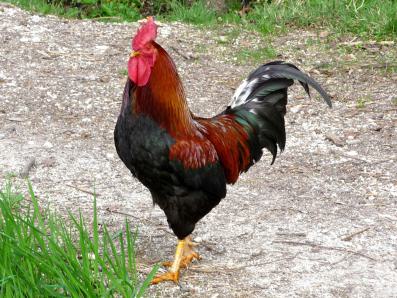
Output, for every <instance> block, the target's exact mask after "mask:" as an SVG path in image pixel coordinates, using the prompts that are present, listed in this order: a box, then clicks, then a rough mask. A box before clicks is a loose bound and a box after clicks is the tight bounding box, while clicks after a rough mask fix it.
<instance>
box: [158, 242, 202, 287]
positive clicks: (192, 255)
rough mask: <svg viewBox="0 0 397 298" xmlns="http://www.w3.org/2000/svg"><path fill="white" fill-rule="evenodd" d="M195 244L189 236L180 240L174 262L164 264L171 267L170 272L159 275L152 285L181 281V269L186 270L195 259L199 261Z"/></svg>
mask: <svg viewBox="0 0 397 298" xmlns="http://www.w3.org/2000/svg"><path fill="white" fill-rule="evenodd" d="M193 246H194V244H193V242H192V240H191V237H190V236H188V237H186V238H185V239H183V240H178V245H177V247H176V251H175V257H174V261H173V262H172V263H171V262H164V263H163V265H164V266H167V267H171V268H170V269H169V271H168V272H166V273H163V274H160V275H157V276H156V277H155V278H154V279H153V280H152V285H154V284H158V283H160V282H163V281H173V282H174V283H177V282H178V280H179V271H180V269H181V268H186V267H187V266H188V265H189V263H190V262H191V261H192V260H193V259H199V258H200V257H199V255H198V253H196V252H195V251H193V249H192V248H193Z"/></svg>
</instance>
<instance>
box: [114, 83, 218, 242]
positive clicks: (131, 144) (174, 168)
mask: <svg viewBox="0 0 397 298" xmlns="http://www.w3.org/2000/svg"><path fill="white" fill-rule="evenodd" d="M133 88H134V85H133V84H132V83H131V82H130V81H129V80H128V82H127V84H126V87H125V90H124V101H123V106H122V110H121V114H120V116H119V118H118V120H117V124H116V128H115V131H114V140H115V145H116V150H117V153H118V155H119V157H120V159H121V160H122V161H123V162H124V164H125V165H126V166H127V168H128V169H129V170H130V171H131V173H132V174H133V175H134V176H135V177H136V178H137V179H138V180H139V181H140V182H142V184H144V185H145V186H146V187H147V188H148V189H149V191H150V192H151V194H152V198H153V202H154V203H155V204H158V205H159V206H160V208H161V209H163V210H164V212H165V214H166V216H167V220H168V224H169V226H170V228H171V229H172V230H173V232H174V233H175V235H176V236H177V237H178V238H179V239H183V238H185V237H186V236H188V235H189V234H191V232H192V231H193V230H194V227H195V224H196V223H197V222H198V221H199V220H200V219H201V218H202V217H203V216H205V215H206V214H207V213H208V212H210V210H211V209H212V208H213V207H215V206H216V205H217V204H218V203H219V202H220V200H221V199H222V198H224V197H225V196H226V179H225V174H224V171H223V168H222V166H221V165H220V163H219V162H216V163H213V164H209V165H207V166H204V167H201V168H196V169H185V168H184V166H183V165H182V164H181V163H180V162H179V161H176V160H170V159H169V150H170V147H171V146H172V145H173V144H174V143H175V140H174V139H173V138H172V137H171V136H170V135H169V134H168V133H167V131H166V130H164V129H162V128H161V127H160V126H159V125H158V124H157V123H156V122H154V121H153V120H152V119H151V118H149V117H147V116H144V115H136V114H134V113H132V112H131V100H134V99H133V98H131V95H132V90H133Z"/></svg>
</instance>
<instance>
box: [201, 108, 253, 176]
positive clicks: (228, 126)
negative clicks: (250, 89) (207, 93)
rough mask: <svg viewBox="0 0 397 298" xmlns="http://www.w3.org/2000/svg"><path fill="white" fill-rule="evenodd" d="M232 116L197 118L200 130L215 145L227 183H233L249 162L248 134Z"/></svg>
mask: <svg viewBox="0 0 397 298" xmlns="http://www.w3.org/2000/svg"><path fill="white" fill-rule="evenodd" d="M234 117H235V116H233V115H220V116H217V117H215V118H212V119H202V118H200V119H197V121H198V122H199V123H200V125H201V126H202V128H201V129H200V130H201V131H202V133H203V134H204V135H205V136H206V137H207V138H208V140H209V141H210V142H211V143H212V144H213V145H214V147H215V150H216V152H217V154H218V157H219V159H220V161H221V163H222V165H223V167H224V169H225V175H226V179H227V182H228V183H235V182H236V181H237V179H238V177H239V175H240V173H241V172H244V171H245V170H247V168H248V167H249V165H250V164H251V153H250V148H249V144H248V134H247V132H246V131H245V130H244V129H243V127H242V126H241V125H240V124H239V123H237V122H236V121H235V120H234Z"/></svg>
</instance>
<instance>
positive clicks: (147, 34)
mask: <svg viewBox="0 0 397 298" xmlns="http://www.w3.org/2000/svg"><path fill="white" fill-rule="evenodd" d="M156 36H157V25H156V23H155V22H154V19H153V17H147V21H146V22H145V23H144V24H143V25H142V26H141V28H139V30H138V32H137V34H136V35H135V37H134V39H133V40H132V49H133V50H135V51H138V50H140V49H141V48H142V47H143V46H145V45H146V44H147V43H148V42H149V41H152V40H155V39H156Z"/></svg>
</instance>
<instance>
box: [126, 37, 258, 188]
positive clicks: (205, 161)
mask: <svg viewBox="0 0 397 298" xmlns="http://www.w3.org/2000/svg"><path fill="white" fill-rule="evenodd" d="M152 43H153V45H154V46H155V48H156V50H157V58H156V63H155V65H154V67H153V68H152V72H151V76H150V79H149V82H148V84H147V85H145V86H143V87H140V88H137V89H136V91H135V98H136V101H135V105H134V106H133V109H134V112H135V113H138V114H146V115H148V116H150V117H151V118H152V119H154V120H155V121H156V122H157V123H158V124H159V125H160V126H161V127H162V128H164V129H166V130H167V132H168V133H169V134H170V135H171V136H172V137H173V138H174V139H175V144H174V145H172V146H171V149H170V153H169V158H170V159H172V160H179V161H180V162H181V163H182V164H183V166H184V167H185V168H190V169H196V168H200V167H203V166H206V165H209V164H213V163H215V162H217V161H218V160H219V161H220V162H221V164H222V166H223V167H224V170H225V175H226V179H227V182H228V183H234V182H236V181H237V179H238V176H239V174H240V173H241V172H243V171H245V170H246V169H247V168H248V167H249V165H250V162H251V157H250V150H249V145H248V134H247V133H246V132H245V130H244V129H243V127H242V126H241V125H240V124H238V123H237V122H236V121H235V120H234V116H233V115H220V116H217V117H215V118H211V119H203V118H195V119H193V117H192V114H191V112H190V110H189V107H188V106H187V102H186V99H185V95H184V91H183V87H182V83H181V81H180V79H179V76H178V74H177V71H176V68H175V65H174V63H173V61H172V60H171V58H170V57H169V56H168V54H167V53H166V51H165V50H164V49H163V48H162V47H161V46H160V45H158V44H157V43H155V42H152Z"/></svg>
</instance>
